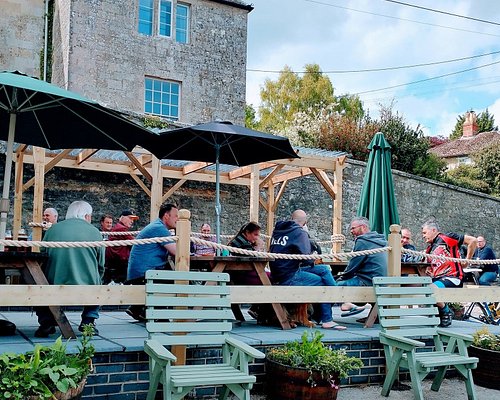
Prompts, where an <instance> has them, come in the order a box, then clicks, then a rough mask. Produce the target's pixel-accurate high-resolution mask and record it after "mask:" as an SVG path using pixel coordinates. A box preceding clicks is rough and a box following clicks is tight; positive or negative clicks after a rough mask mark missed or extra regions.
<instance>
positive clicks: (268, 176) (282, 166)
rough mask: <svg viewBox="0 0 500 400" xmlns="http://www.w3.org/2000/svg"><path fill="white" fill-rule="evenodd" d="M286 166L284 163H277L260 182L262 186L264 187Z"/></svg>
mask: <svg viewBox="0 0 500 400" xmlns="http://www.w3.org/2000/svg"><path fill="white" fill-rule="evenodd" d="M284 167H285V166H284V165H277V166H276V167H275V168H274V169H273V170H272V171H271V172H270V173H269V174H268V175H267V176H266V177H265V178H264V179H263V180H262V182H261V183H260V188H261V189H262V188H263V187H265V186H266V185H267V184H268V182H270V181H271V179H273V177H274V176H276V175H277V174H278V173H279V172H280V171H281V170H282V169H283V168H284Z"/></svg>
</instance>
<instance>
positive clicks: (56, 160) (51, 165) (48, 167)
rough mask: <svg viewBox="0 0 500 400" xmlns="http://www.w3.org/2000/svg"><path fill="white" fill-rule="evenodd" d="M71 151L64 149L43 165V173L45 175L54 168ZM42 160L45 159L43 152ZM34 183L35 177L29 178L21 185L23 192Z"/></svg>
mask: <svg viewBox="0 0 500 400" xmlns="http://www.w3.org/2000/svg"><path fill="white" fill-rule="evenodd" d="M71 151H72V150H71V149H65V150H63V151H61V152H60V153H59V154H57V155H56V156H55V157H54V158H53V159H52V160H50V161H49V162H48V163H47V164H45V167H44V171H43V173H44V174H46V173H47V172H49V171H50V170H51V169H52V168H54V167H55V166H56V165H57V163H59V161H61V160H62V159H63V158H64V157H66V156H67V155H68V154H69V153H71ZM43 158H45V152H44V154H43ZM34 183H35V177H33V178H31V179H30V180H29V181H28V182H26V183H25V184H24V185H23V192H24V191H26V190H28V189H29V188H30V187H31V186H33V184H34Z"/></svg>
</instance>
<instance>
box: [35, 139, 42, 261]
mask: <svg viewBox="0 0 500 400" xmlns="http://www.w3.org/2000/svg"><path fill="white" fill-rule="evenodd" d="M33 157H34V159H35V190H34V194H33V222H36V223H41V222H42V215H43V189H44V186H45V168H44V161H45V149H42V148H41V147H35V146H33ZM33 240H42V228H41V227H34V228H33ZM33 251H34V252H39V251H40V248H39V247H33Z"/></svg>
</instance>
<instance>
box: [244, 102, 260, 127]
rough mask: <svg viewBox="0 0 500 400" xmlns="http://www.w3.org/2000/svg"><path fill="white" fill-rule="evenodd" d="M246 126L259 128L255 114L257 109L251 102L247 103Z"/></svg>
mask: <svg viewBox="0 0 500 400" xmlns="http://www.w3.org/2000/svg"><path fill="white" fill-rule="evenodd" d="M245 127H247V128H249V129H258V121H257V119H256V115H255V109H254V108H253V106H252V105H251V104H246V105H245Z"/></svg>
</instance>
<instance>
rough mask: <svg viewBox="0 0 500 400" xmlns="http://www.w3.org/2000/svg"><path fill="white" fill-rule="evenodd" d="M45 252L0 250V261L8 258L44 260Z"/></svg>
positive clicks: (5, 260) (6, 260)
mask: <svg viewBox="0 0 500 400" xmlns="http://www.w3.org/2000/svg"><path fill="white" fill-rule="evenodd" d="M47 257H48V256H47V253H43V252H41V253H36V252H33V251H0V262H8V261H9V260H16V261H19V260H24V259H30V260H40V261H43V260H46V259H47Z"/></svg>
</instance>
